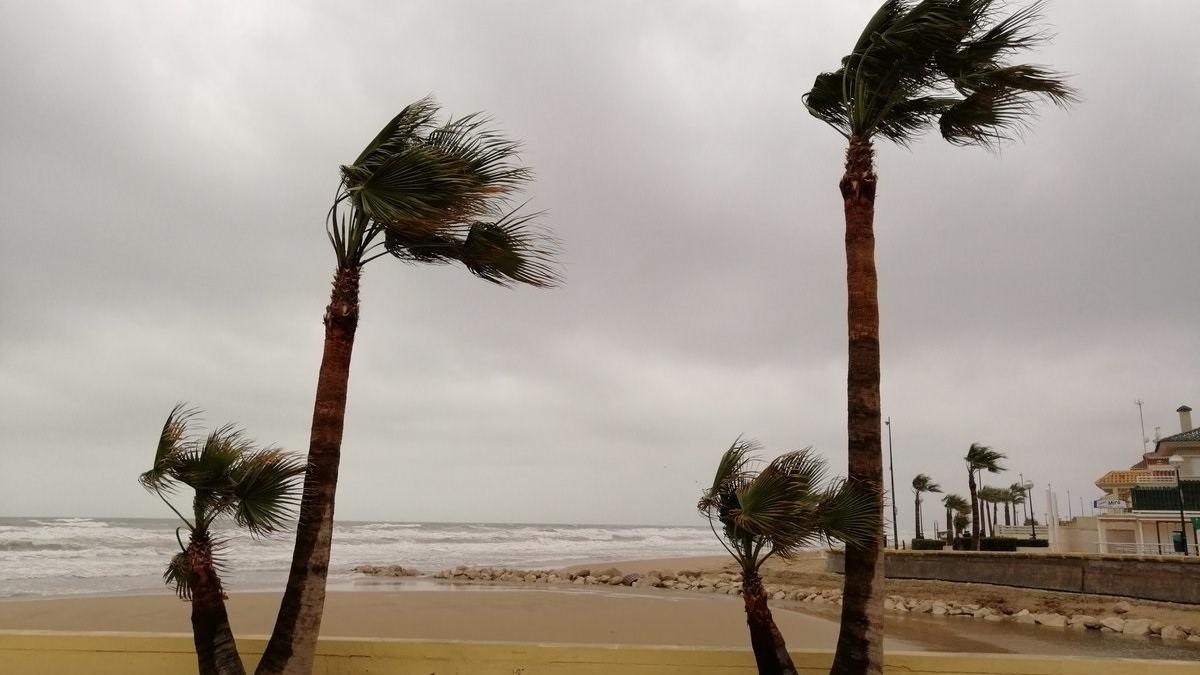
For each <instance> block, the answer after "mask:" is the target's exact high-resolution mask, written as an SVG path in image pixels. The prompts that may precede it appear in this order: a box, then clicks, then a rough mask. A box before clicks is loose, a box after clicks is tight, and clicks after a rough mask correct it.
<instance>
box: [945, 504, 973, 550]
mask: <svg viewBox="0 0 1200 675" xmlns="http://www.w3.org/2000/svg"><path fill="white" fill-rule="evenodd" d="M942 505H943V506H945V507H946V539H947V541H946V543H947V544H953V543H954V540H955V539H956V538H958V529H957V527H955V525H954V523H955V520H954V514H956V513H962V512H963V511H968V510H970V508H971V504H970V503H969V502H968V501H967V500H966V499H964V498H963V497H962V495H956V494H947V495H945V496H944V497H942Z"/></svg>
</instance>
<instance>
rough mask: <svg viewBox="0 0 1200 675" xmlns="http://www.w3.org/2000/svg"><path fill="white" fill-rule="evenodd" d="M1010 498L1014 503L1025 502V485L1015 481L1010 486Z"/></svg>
mask: <svg viewBox="0 0 1200 675" xmlns="http://www.w3.org/2000/svg"><path fill="white" fill-rule="evenodd" d="M1008 500H1009V501H1010V502H1012V503H1013V504H1024V503H1025V487H1024V486H1022V485H1021V484H1020V483H1013V484H1012V485H1009V486H1008Z"/></svg>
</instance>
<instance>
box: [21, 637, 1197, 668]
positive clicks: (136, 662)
mask: <svg viewBox="0 0 1200 675" xmlns="http://www.w3.org/2000/svg"><path fill="white" fill-rule="evenodd" d="M264 645H265V640H264V639H262V638H248V639H242V640H238V647H239V648H240V649H241V651H242V656H243V658H244V659H245V660H246V665H247V667H253V665H254V664H255V663H256V662H257V660H258V657H259V655H260V654H261V653H262V649H263V646H264ZM793 658H794V659H795V662H796V667H797V669H798V671H799V672H801V673H814V674H816V673H819V674H820V675H826V673H828V672H829V665H830V662H831V661H832V660H833V657H832V653H831V652H828V651H816V650H798V651H794V652H793ZM195 672H196V657H195V654H194V653H193V651H192V640H191V636H184V635H155V634H136V633H36V632H27V631H0V673H3V674H5V675H7V674H9V673H12V674H13V675H16V674H18V673H19V674H20V675H64V674H65V673H88V674H89V675H118V674H119V675H187V674H188V673H195ZM313 672H314V673H315V675H334V674H336V675H368V674H371V675H430V673H435V674H436V675H468V674H469V675H513V673H521V674H523V675H755V674H756V673H757V668H755V665H754V657H753V655H752V654H751V653H750V652H749V651H748V650H737V649H700V648H691V647H624V646H616V645H614V646H597V645H540V644H524V643H521V644H518V643H481V642H425V641H415V640H384V639H375V640H362V639H354V640H349V639H337V638H331V639H322V640H321V644H320V646H319V647H318V650H317V661H316V667H315V668H314V671H313ZM884 672H885V673H895V674H899V673H904V674H905V675H950V674H952V673H960V674H961V673H971V675H1185V674H1191V675H1195V673H1196V672H1197V666H1196V665H1195V664H1191V663H1184V662H1179V661H1147V660H1140V659H1112V658H1109V659H1090V658H1077V657H1046V656H1022V655H1014V654H947V653H914V652H892V653H888V654H887V655H886V656H885V668H884Z"/></svg>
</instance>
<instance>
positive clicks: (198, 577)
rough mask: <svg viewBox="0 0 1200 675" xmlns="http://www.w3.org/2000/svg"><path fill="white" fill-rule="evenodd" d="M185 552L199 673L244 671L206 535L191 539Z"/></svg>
mask: <svg viewBox="0 0 1200 675" xmlns="http://www.w3.org/2000/svg"><path fill="white" fill-rule="evenodd" d="M188 554H189V555H188V557H189V559H190V561H191V565H192V571H191V577H192V578H191V584H192V641H193V642H194V643H195V645H196V661H197V665H198V666H199V672H200V675H245V674H246V669H245V668H244V667H243V666H242V659H241V657H240V656H239V655H238V650H237V643H236V642H234V639H233V630H232V629H231V628H230V627H229V614H228V613H226V611H225V595H224V593H223V592H222V590H221V580H220V578H219V577H218V576H217V572H216V570H215V569H214V568H213V560H212V545H211V544H210V543H209V542H208V538H207V537H205V536H203V535H200V538H199V540H197V539H193V541H192V542H191V543H190V545H189V546H188Z"/></svg>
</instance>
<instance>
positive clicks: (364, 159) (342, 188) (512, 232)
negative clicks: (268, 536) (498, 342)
mask: <svg viewBox="0 0 1200 675" xmlns="http://www.w3.org/2000/svg"><path fill="white" fill-rule="evenodd" d="M438 113H439V109H438V106H437V104H436V103H435V102H434V101H433V100H432V99H429V98H425V99H421V100H420V101H417V102H416V103H413V104H411V105H409V106H407V107H405V108H404V109H403V110H402V111H400V114H399V115H397V116H396V117H395V118H394V119H392V120H391V121H390V122H388V123H387V125H386V126H384V127H383V129H382V130H381V131H380V132H379V134H378V135H377V136H375V138H374V139H373V140H372V141H371V142H370V143H369V144H367V146H366V148H364V149H363V151H362V152H361V153H360V154H359V155H358V157H357V158H355V160H354V161H353V162H352V163H350V164H347V165H345V166H342V167H341V182H340V184H339V185H338V190H337V194H336V196H335V198H334V200H333V205H332V206H331V207H330V209H329V212H328V214H327V223H326V231H327V234H328V235H329V242H330V244H332V246H333V251H334V254H335V257H336V267H335V271H334V275H333V291H332V294H331V297H330V301H329V306H328V308H327V309H326V311H325V347H324V354H323V356H322V359H321V369H320V373H319V375H318V378H317V395H316V403H315V405H314V408H313V421H312V432H311V437H310V441H309V448H308V473H307V474H306V476H305V480H304V496H303V500H302V503H301V507H300V520H299V523H298V526H297V532H296V545H295V550H294V552H293V556H292V566H291V572H290V574H289V576H288V582H287V589H286V591H285V592H284V596H283V600H282V602H281V603H280V607H279V616H278V618H277V619H276V622H275V630H274V632H273V633H272V634H271V639H270V641H269V642H268V644H267V647H266V650H265V651H264V653H263V657H262V661H261V662H260V663H259V666H258V671H257V672H258V673H262V674H266V673H272V674H274V673H284V672H287V673H308V672H310V671H311V670H312V659H313V652H314V650H315V648H316V643H317V635H318V633H319V632H320V627H321V612H322V608H323V607H324V604H325V579H326V576H327V574H328V569H329V550H330V542H331V540H332V535H333V511H334V492H335V489H336V487H337V474H338V463H339V460H340V458H341V445H342V427H343V422H344V419H345V413H346V390H347V384H348V381H349V376H350V355H351V351H352V349H353V347H354V335H355V331H356V329H357V327H358V316H359V304H358V303H359V278H360V276H361V274H362V270H363V266H364V265H366V264H367V263H369V262H371V261H373V260H376V259H379V258H381V257H385V256H391V257H394V258H396V259H398V260H400V261H403V262H407V263H452V262H453V263H461V264H462V265H463V266H464V267H466V268H467V270H469V271H470V272H471V273H472V274H474V275H476V276H478V277H480V278H481V279H484V280H485V281H489V282H492V283H495V284H499V285H501V286H511V285H514V284H525V285H529V286H535V287H545V286H550V285H553V283H554V281H555V277H556V270H555V269H554V267H553V263H552V260H551V257H552V254H553V252H554V250H555V246H554V242H553V241H552V240H550V239H549V238H547V237H545V236H543V235H541V234H540V233H539V232H538V231H537V230H535V229H532V228H531V226H532V223H533V220H534V218H535V216H536V214H524V215H522V214H520V213H519V212H518V211H516V210H509V204H510V202H509V199H510V198H511V197H512V196H513V195H514V194H515V193H516V192H517V191H518V190H519V189H520V188H522V187H523V186H524V185H526V184H527V183H528V182H529V180H530V179H531V174H530V171H529V169H527V168H525V167H523V166H521V165H519V164H518V163H517V151H518V144H517V143H515V142H513V141H509V140H506V139H504V138H503V137H501V136H500V135H499V134H497V133H496V132H494V131H491V130H490V129H489V128H488V120H487V119H486V118H483V117H481V116H479V115H468V116H466V117H462V118H459V119H449V120H447V121H445V122H438V121H437V116H438Z"/></svg>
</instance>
